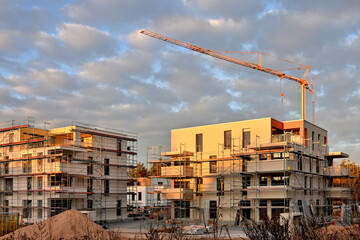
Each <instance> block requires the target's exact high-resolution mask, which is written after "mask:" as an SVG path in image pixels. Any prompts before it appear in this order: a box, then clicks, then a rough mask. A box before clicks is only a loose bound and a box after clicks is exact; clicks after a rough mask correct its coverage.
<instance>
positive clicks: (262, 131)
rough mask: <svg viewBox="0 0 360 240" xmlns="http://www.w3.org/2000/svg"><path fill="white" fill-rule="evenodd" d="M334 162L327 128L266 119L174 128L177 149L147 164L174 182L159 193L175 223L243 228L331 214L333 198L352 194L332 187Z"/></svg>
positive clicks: (155, 175) (172, 144)
mask: <svg viewBox="0 0 360 240" xmlns="http://www.w3.org/2000/svg"><path fill="white" fill-rule="evenodd" d="M160 155H161V156H160ZM328 157H329V152H328V146H327V131H326V130H325V129H323V128H320V127H318V126H316V125H314V124H312V123H310V122H307V121H306V120H296V121H286V122H281V121H277V120H275V119H272V118H262V119H254V120H248V121H239V122H230V123H222V124H213V125H206V126H198V127H189V128H182V129H174V130H171V150H170V151H168V152H162V153H161V154H159V156H158V158H153V159H151V161H149V163H151V164H156V166H157V167H155V169H158V171H155V172H154V173H153V176H152V177H163V178H170V179H171V187H169V188H164V189H163V190H162V191H161V194H162V195H163V197H164V198H167V199H170V200H171V201H172V206H171V215H172V218H174V219H192V220H193V219H195V220H198V221H203V220H205V221H209V220H211V219H214V218H218V219H219V221H223V222H228V223H230V224H235V225H238V224H239V223H240V222H241V221H242V220H244V219H253V220H256V221H258V220H260V219H263V218H265V216H266V215H267V216H268V217H270V218H271V217H277V216H279V215H280V213H284V212H292V211H301V212H304V213H305V214H306V215H309V216H310V215H311V214H322V215H328V214H331V211H332V199H333V198H336V199H341V200H342V201H346V199H348V196H349V192H348V189H334V188H331V186H330V187H329V179H331V177H332V175H336V174H338V173H337V172H336V170H335V169H334V167H333V166H332V160H331V161H330V160H329V158H328ZM336 157H339V158H345V157H347V155H345V154H343V153H333V154H331V159H333V158H336ZM342 174H345V176H346V175H348V173H346V172H344V173H342ZM330 189H332V190H330Z"/></svg>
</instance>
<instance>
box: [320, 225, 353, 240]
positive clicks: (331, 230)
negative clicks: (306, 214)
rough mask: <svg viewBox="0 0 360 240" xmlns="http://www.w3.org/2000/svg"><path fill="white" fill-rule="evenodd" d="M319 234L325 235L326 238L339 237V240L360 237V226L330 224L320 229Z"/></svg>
mask: <svg viewBox="0 0 360 240" xmlns="http://www.w3.org/2000/svg"><path fill="white" fill-rule="evenodd" d="M317 234H318V235H319V236H322V237H325V238H324V239H338V240H348V239H359V238H360V227H359V225H357V224H354V225H352V226H346V227H345V226H340V225H330V226H327V227H323V228H321V229H319V230H318V232H317Z"/></svg>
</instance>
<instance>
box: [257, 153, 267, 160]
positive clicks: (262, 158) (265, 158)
mask: <svg viewBox="0 0 360 240" xmlns="http://www.w3.org/2000/svg"><path fill="white" fill-rule="evenodd" d="M259 159H260V160H267V154H259Z"/></svg>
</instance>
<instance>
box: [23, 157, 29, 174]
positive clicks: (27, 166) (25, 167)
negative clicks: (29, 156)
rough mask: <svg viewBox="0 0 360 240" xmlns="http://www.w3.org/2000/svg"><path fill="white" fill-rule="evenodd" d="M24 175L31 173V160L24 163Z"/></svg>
mask: <svg viewBox="0 0 360 240" xmlns="http://www.w3.org/2000/svg"><path fill="white" fill-rule="evenodd" d="M23 173H31V160H25V161H23Z"/></svg>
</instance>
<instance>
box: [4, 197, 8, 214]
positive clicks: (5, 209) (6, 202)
mask: <svg viewBox="0 0 360 240" xmlns="http://www.w3.org/2000/svg"><path fill="white" fill-rule="evenodd" d="M4 206H5V208H4V212H6V213H8V212H9V208H8V207H9V200H5V201H4Z"/></svg>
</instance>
